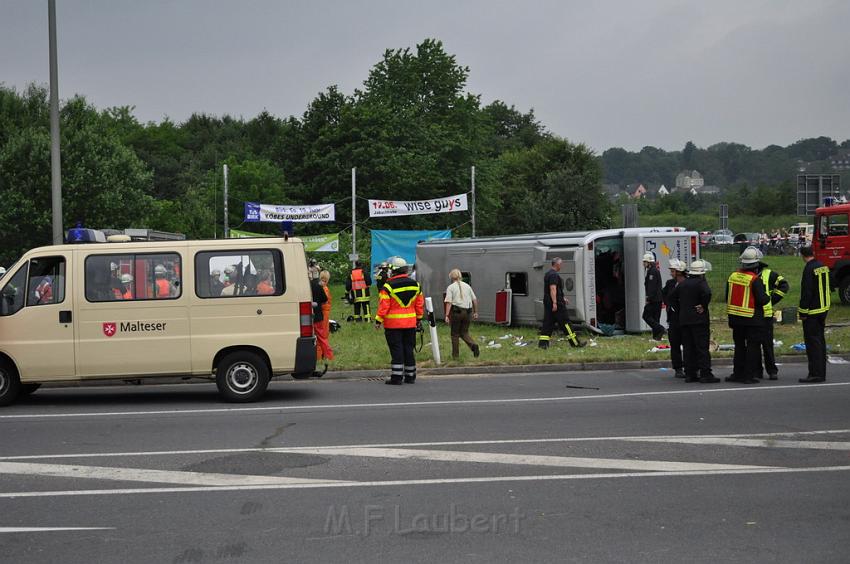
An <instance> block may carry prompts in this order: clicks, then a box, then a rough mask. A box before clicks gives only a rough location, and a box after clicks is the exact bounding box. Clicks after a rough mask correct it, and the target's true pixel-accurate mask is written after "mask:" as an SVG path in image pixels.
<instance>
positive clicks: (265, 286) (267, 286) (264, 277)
mask: <svg viewBox="0 0 850 564" xmlns="http://www.w3.org/2000/svg"><path fill="white" fill-rule="evenodd" d="M274 293H275V288H274V284H272V275H271V273H270V272H269V271H268V270H264V271H262V272H261V273H260V281H259V282H258V283H257V295H258V296H273V295H274Z"/></svg>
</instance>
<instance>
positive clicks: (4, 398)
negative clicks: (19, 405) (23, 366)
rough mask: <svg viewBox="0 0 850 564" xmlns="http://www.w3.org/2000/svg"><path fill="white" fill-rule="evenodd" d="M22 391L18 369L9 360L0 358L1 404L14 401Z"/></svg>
mask: <svg viewBox="0 0 850 564" xmlns="http://www.w3.org/2000/svg"><path fill="white" fill-rule="evenodd" d="M20 393H21V380H20V378H18V370H17V369H16V368H15V366H14V365H13V364H12V363H11V362H9V361H8V360H0V406H4V405H9V404H11V403H13V402H14V401H15V400H16V399H18V395H19V394H20Z"/></svg>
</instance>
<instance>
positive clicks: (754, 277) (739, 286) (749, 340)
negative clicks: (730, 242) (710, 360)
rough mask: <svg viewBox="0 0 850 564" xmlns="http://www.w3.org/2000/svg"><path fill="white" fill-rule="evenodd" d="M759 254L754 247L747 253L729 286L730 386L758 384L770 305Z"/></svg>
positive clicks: (745, 252) (743, 255)
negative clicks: (732, 343) (732, 350)
mask: <svg viewBox="0 0 850 564" xmlns="http://www.w3.org/2000/svg"><path fill="white" fill-rule="evenodd" d="M759 254H760V253H759V250H758V249H756V248H755V247H747V248H746V249H744V252H743V253H741V257H740V261H741V268H740V269H738V270H737V271H735V272H733V273H732V274H730V275H729V279H728V280H727V282H726V313H727V314H728V315H729V327H731V328H732V340H733V341H735V356H734V360H733V369H732V375H731V376H729V377H728V378H726V381H727V382H738V383H740V384H757V383H758V374H759V371H760V370H759V367H760V366H761V347H762V343H763V342H764V340H765V333H766V332H767V331H766V329H765V320H764V306H765V305H766V304H769V303H770V298H769V297H768V295H767V292H766V291H765V289H764V284H763V283H762V281H761V279H760V278H759V275H758V269H759V259H760V257H759ZM771 344H772V343H771Z"/></svg>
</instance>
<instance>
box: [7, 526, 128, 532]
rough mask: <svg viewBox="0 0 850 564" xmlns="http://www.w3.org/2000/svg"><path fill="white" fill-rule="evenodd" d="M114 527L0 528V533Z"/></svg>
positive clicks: (106, 528) (93, 529) (103, 529)
mask: <svg viewBox="0 0 850 564" xmlns="http://www.w3.org/2000/svg"><path fill="white" fill-rule="evenodd" d="M114 530H115V527H0V533H49V532H54V531H114Z"/></svg>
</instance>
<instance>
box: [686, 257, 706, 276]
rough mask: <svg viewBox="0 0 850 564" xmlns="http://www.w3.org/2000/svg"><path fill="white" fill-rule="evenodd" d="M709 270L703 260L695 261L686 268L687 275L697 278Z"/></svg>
mask: <svg viewBox="0 0 850 564" xmlns="http://www.w3.org/2000/svg"><path fill="white" fill-rule="evenodd" d="M709 270H710V268H708V269H707V268H706V262H705V261H704V260H700V259H697V260H695V261H694V262H692V263H691V266H690V267H688V274H693V275H696V276H699V275H702V274H705V273H706V272H708V271H709Z"/></svg>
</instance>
